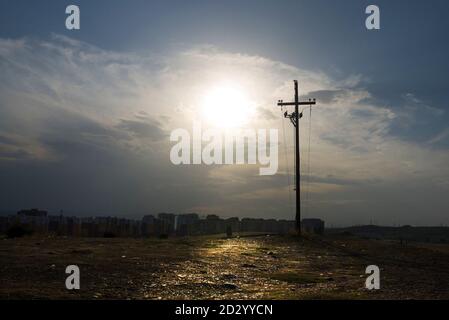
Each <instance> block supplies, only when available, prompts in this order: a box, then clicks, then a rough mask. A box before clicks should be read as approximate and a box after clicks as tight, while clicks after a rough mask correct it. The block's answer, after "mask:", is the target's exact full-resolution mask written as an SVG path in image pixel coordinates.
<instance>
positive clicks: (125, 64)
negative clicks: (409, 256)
mask: <svg viewBox="0 0 449 320" xmlns="http://www.w3.org/2000/svg"><path fill="white" fill-rule="evenodd" d="M70 4H76V5H78V6H79V8H80V11H81V28H80V30H67V29H66V28H65V19H66V17H67V15H66V14H65V8H66V6H68V5H70ZM369 4H376V5H378V6H379V8H380V24H381V29H380V30H367V29H366V27H365V19H366V17H367V15H366V14H365V8H366V7H367V6H368V5H369ZM448 9H449V3H447V1H439V0H433V1H399V0H398V1H378V0H376V1H361V0H360V1H357V0H350V1H349V0H348V1H323V0H318V1H317V0H315V1H287V0H283V1H274V0H273V1H249V0H247V1H244V0H241V1H232V0H231V1H137V0H133V1H101V0H97V1H23V0H15V1H9V0H1V1H0V70H1V72H0V194H1V198H0V199H1V200H0V211H2V212H14V211H16V210H19V209H23V208H31V207H38V208H42V209H47V210H49V211H50V212H59V211H60V210H63V211H64V213H65V214H76V215H80V216H82V215H116V216H125V217H130V218H140V217H141V216H142V215H144V214H157V213H158V212H175V213H182V212H198V213H200V214H218V215H220V216H223V217H231V216H239V217H262V218H276V219H293V217H294V207H293V203H292V201H291V197H292V195H293V190H292V186H291V183H292V176H291V175H292V172H293V167H292V164H293V130H292V128H291V124H290V123H288V122H284V124H282V123H283V121H286V120H283V117H282V113H281V110H279V108H278V107H277V106H276V102H277V100H278V99H284V100H289V99H291V98H292V90H293V83H292V80H293V79H297V80H299V89H300V95H301V98H309V97H311V98H316V99H317V106H316V107H314V109H313V112H312V120H311V119H310V117H309V114H308V113H307V112H305V115H304V117H303V118H302V119H301V144H302V146H303V148H302V151H301V152H302V160H303V161H302V168H301V169H302V172H303V186H302V190H303V192H304V197H305V198H307V199H308V201H304V203H303V206H304V207H303V214H304V217H319V218H322V219H324V220H325V221H326V223H327V224H328V225H334V226H342V225H354V224H365V223H371V222H373V223H377V224H384V225H398V224H401V225H402V224H412V225H441V224H448V223H449V214H448V213H449V199H448V197H447V194H448V192H449V166H448V164H449V126H448V123H449V122H448V120H449V116H448V113H449V106H448V103H447V101H448V99H447V96H448V92H449V62H448V59H447V57H448V56H449V44H448V42H447V33H448V31H449V19H447V14H446V13H447V12H448ZM224 85H231V86H233V87H235V88H238V90H239V91H240V92H241V93H242V94H244V95H245V96H246V97H247V101H250V102H251V104H252V105H254V106H255V112H254V114H252V115H251V117H250V119H248V122H247V123H246V126H247V127H248V128H276V129H278V130H279V139H280V143H279V170H278V172H277V174H276V175H273V176H260V175H259V166H255V165H231V166H219V165H212V166H207V165H196V166H194V165H190V166H188V165H183V166H175V165H174V164H172V163H171V162H170V159H169V153H170V149H171V147H172V146H173V143H172V142H170V140H169V136H170V132H172V131H173V130H174V129H176V128H186V129H187V130H190V131H191V130H192V123H193V121H194V120H195V119H197V120H198V119H201V110H200V109H201V104H202V101H203V98H204V97H205V96H207V94H208V92H213V91H214V90H216V89H217V88H220V86H224ZM283 126H285V128H286V132H285V135H284V134H283ZM309 128H311V130H309ZM309 134H310V141H311V143H310V161H308V159H309V155H308V153H307V150H308V139H309ZM284 152H285V153H286V154H287V157H284ZM286 159H287V161H286ZM307 173H309V174H308V175H307ZM289 183H290V186H289ZM289 190H290V191H289Z"/></svg>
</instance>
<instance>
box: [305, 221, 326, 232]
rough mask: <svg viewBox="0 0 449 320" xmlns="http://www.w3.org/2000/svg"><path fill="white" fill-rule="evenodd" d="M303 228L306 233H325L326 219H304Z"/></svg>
mask: <svg viewBox="0 0 449 320" xmlns="http://www.w3.org/2000/svg"><path fill="white" fill-rule="evenodd" d="M301 230H302V231H304V232H306V233H315V234H323V233H324V221H323V220H321V219H302V220H301Z"/></svg>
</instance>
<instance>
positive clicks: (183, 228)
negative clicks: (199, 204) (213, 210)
mask: <svg viewBox="0 0 449 320" xmlns="http://www.w3.org/2000/svg"><path fill="white" fill-rule="evenodd" d="M198 220H199V217H198V214H196V213H185V214H180V215H178V216H177V217H176V234H177V235H179V236H187V235H193V234H198V233H199V225H198Z"/></svg>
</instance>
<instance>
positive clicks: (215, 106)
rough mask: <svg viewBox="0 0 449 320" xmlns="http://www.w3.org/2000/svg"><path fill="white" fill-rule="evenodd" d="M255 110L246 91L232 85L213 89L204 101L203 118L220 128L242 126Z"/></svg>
mask: <svg viewBox="0 0 449 320" xmlns="http://www.w3.org/2000/svg"><path fill="white" fill-rule="evenodd" d="M253 112H254V106H253V103H252V102H251V101H250V100H249V99H248V97H247V96H246V95H245V94H244V92H243V91H242V90H239V89H237V88H234V87H230V86H220V87H216V88H213V89H211V90H210V91H209V92H208V93H207V94H206V95H205V96H204V98H203V102H202V117H203V119H204V120H205V121H207V122H208V123H209V124H211V125H213V126H216V127H220V128H233V127H241V126H243V125H244V124H245V123H247V122H248V121H249V119H250V117H251V116H252V115H253Z"/></svg>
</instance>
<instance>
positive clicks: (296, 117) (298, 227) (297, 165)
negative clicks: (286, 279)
mask: <svg viewBox="0 0 449 320" xmlns="http://www.w3.org/2000/svg"><path fill="white" fill-rule="evenodd" d="M293 82H294V83H295V101H294V102H283V100H279V101H278V106H281V107H284V106H295V111H294V112H293V113H290V114H288V112H287V111H285V113H284V117H285V118H289V119H290V121H291V122H292V123H293V125H294V126H295V159H296V162H295V178H296V179H295V191H296V230H297V232H298V234H299V235H301V192H300V191H301V189H300V172H301V167H300V164H301V163H300V157H299V155H300V153H299V119H301V118H302V112H301V113H300V112H299V106H302V105H310V106H312V105H313V104H316V101H315V99H313V100H312V99H309V101H299V94H298V80H294V81H293Z"/></svg>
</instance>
